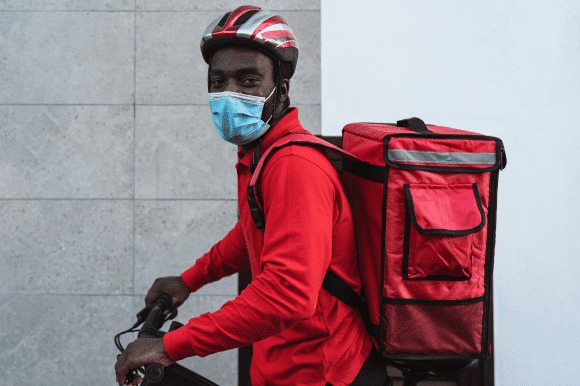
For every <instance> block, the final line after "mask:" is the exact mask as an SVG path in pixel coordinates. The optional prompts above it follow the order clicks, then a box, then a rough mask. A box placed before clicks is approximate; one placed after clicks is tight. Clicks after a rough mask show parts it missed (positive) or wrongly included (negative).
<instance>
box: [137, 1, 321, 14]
mask: <svg viewBox="0 0 580 386" xmlns="http://www.w3.org/2000/svg"><path fill="white" fill-rule="evenodd" d="M248 4H252V5H255V6H257V7H260V8H264V9H267V10H269V11H278V10H320V0H294V1H284V0H252V1H246V0H223V1H220V2H208V1H207V0H167V1H160V0H137V10H144V11H145V10H147V11H169V10H172V11H207V10H212V11H214V10H221V11H224V12H229V11H231V10H232V9H234V8H236V7H239V6H240V5H248Z"/></svg>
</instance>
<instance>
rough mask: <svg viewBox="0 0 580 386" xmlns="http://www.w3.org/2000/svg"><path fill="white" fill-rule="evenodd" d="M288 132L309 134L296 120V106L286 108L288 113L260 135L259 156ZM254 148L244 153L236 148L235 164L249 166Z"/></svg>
mask: <svg viewBox="0 0 580 386" xmlns="http://www.w3.org/2000/svg"><path fill="white" fill-rule="evenodd" d="M288 133H305V134H310V132H309V131H307V130H304V128H303V127H302V125H301V124H300V121H299V120H298V109H297V108H296V107H290V108H289V109H288V113H286V115H284V116H283V117H282V118H280V120H279V121H278V122H276V124H275V125H274V126H272V127H271V128H270V129H268V131H267V132H266V134H264V135H263V136H262V145H260V156H261V155H262V154H264V153H265V152H266V150H268V148H269V147H270V146H272V144H273V143H274V142H276V141H277V140H278V139H280V138H281V137H283V136H284V135H286V134H288ZM254 150H256V146H254V148H252V149H250V151H248V152H247V153H246V154H244V152H243V151H242V149H239V150H238V159H239V162H238V164H237V165H236V168H238V166H242V165H244V166H246V167H247V168H249V167H250V163H251V160H252V155H253V154H254Z"/></svg>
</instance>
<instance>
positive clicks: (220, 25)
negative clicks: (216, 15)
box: [218, 12, 231, 27]
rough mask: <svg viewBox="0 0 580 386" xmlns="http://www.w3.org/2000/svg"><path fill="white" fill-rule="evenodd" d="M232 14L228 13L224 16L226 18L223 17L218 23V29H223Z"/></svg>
mask: <svg viewBox="0 0 580 386" xmlns="http://www.w3.org/2000/svg"><path fill="white" fill-rule="evenodd" d="M230 14H231V12H228V13H226V14H225V15H224V17H222V19H221V20H220V22H219V23H218V27H223V26H224V25H225V24H226V21H228V17H230Z"/></svg>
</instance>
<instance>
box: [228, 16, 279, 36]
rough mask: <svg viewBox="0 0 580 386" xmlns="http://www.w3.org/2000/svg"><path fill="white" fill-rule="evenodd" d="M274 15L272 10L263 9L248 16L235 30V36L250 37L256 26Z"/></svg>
mask: <svg viewBox="0 0 580 386" xmlns="http://www.w3.org/2000/svg"><path fill="white" fill-rule="evenodd" d="M272 16H274V15H273V14H272V12H270V11H266V10H265V9H262V10H260V11H259V12H257V13H255V14H254V15H252V17H250V18H249V19H248V20H247V21H246V22H245V23H244V24H243V25H241V26H240V27H239V28H238V30H237V31H236V36H240V37H244V38H251V37H252V34H253V33H254V31H255V30H256V28H258V26H259V25H260V24H262V22H264V20H268V19H269V18H271V17H272Z"/></svg>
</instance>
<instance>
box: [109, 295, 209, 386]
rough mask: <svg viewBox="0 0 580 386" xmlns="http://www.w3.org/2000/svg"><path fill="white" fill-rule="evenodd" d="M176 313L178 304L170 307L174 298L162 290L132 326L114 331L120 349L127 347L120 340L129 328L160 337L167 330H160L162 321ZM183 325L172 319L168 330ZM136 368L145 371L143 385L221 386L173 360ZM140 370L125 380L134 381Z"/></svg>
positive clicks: (139, 335) (140, 335)
mask: <svg viewBox="0 0 580 386" xmlns="http://www.w3.org/2000/svg"><path fill="white" fill-rule="evenodd" d="M176 316H177V308H176V307H175V308H171V298H170V297H169V296H168V295H165V294H163V295H161V296H159V298H157V300H156V301H155V303H154V304H152V305H150V306H147V307H145V308H143V309H142V310H141V311H139V313H138V314H137V322H136V323H135V324H134V325H133V327H131V328H130V329H128V330H126V331H123V332H121V333H119V334H117V335H115V345H116V346H117V348H118V349H119V351H121V352H123V351H125V349H124V348H123V345H122V344H121V335H123V334H128V333H130V332H138V333H139V334H138V336H137V339H141V338H161V337H163V336H164V335H165V334H166V333H165V332H163V331H161V330H160V329H161V327H162V326H163V324H165V322H167V321H168V320H171V319H174V318H175V317H176ZM141 323H143V327H141V329H137V327H139V325H141ZM182 326H183V324H182V323H179V322H177V321H172V322H171V325H170V327H169V330H168V331H167V332H169V331H173V330H176V329H178V328H180V327H182ZM119 355H121V354H119ZM117 358H118V356H117ZM137 370H138V371H139V372H140V373H141V374H143V382H141V385H140V386H153V385H155V386H219V385H218V384H216V383H214V382H212V381H210V380H209V379H207V378H205V377H203V376H201V375H199V374H197V373H196V372H195V371H192V370H190V369H188V368H186V367H184V366H181V365H180V364H177V363H173V364H172V365H170V366H167V367H165V368H163V367H162V366H161V365H159V364H156V363H153V364H150V365H147V366H145V368H142V367H140V368H138V369H137ZM137 370H135V371H133V372H131V373H130V374H129V375H128V376H127V380H126V381H125V383H126V384H130V383H131V382H132V381H133V379H134V378H135V376H136V375H137Z"/></svg>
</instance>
